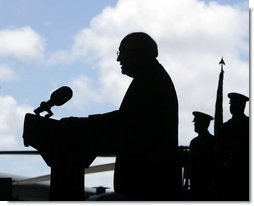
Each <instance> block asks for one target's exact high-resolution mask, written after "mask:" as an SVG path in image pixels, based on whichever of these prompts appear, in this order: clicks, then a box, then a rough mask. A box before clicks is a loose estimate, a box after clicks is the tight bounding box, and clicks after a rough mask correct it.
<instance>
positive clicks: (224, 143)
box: [215, 93, 249, 201]
mask: <svg viewBox="0 0 254 206" xmlns="http://www.w3.org/2000/svg"><path fill="white" fill-rule="evenodd" d="M228 97H229V99H230V112H231V114H232V118H231V119H229V120H228V121H227V122H225V123H224V124H223V125H222V128H221V129H220V131H219V135H218V138H217V140H216V146H215V155H216V191H217V196H218V197H217V198H218V200H225V201H233V200H239V201H248V200H249V117H247V116H246V115H245V114H244V109H245V106H246V102H247V101H249V98H248V97H246V96H244V95H242V94H239V93H229V94H228Z"/></svg>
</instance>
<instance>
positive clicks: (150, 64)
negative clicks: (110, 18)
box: [61, 32, 181, 200]
mask: <svg viewBox="0 0 254 206" xmlns="http://www.w3.org/2000/svg"><path fill="white" fill-rule="evenodd" d="M157 56H158V50H157V44H156V42H155V41H154V40H153V39H152V38H151V37H150V36H149V35H147V34H146V33H142V32H136V33H131V34H129V35H127V36H126V37H125V38H124V39H123V40H122V42H121V44H120V46H119V51H118V56H117V61H118V62H120V65H121V70H122V73H123V74H125V75H127V76H129V77H131V78H133V80H132V82H131V84H130V86H129V88H128V90H127V92H126V94H125V96H124V98H123V101H122V103H121V106H120V108H119V110H116V111H113V112H110V113H105V114H98V115H90V116H89V117H87V118H77V117H70V118H64V119H62V120H61V122H62V124H63V125H66V126H67V125H69V126H70V125H73V130H75V131H74V132H73V131H72V129H71V126H70V133H71V135H72V136H73V137H74V136H75V135H76V136H77V137H74V138H72V139H75V140H73V144H74V147H75V148H76V149H77V150H80V153H79V152H78V153H77V154H79V155H77V158H80V159H81V161H82V155H85V154H87V153H94V154H95V155H99V154H100V153H104V154H105V153H110V154H115V155H116V164H115V171H114V190H115V193H117V194H120V195H122V196H123V197H125V198H126V200H179V195H180V189H181V171H180V168H179V166H178V164H177V148H178V100H177V95H176V91H175V88H174V85H173V82H172V80H171V78H170V76H169V75H168V74H167V72H166V71H165V69H164V68H163V66H162V65H161V64H160V63H159V62H158V61H157V59H156V58H157ZM67 141H68V140H67ZM68 146H70V144H69V145H68Z"/></svg>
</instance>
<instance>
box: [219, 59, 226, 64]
mask: <svg viewBox="0 0 254 206" xmlns="http://www.w3.org/2000/svg"><path fill="white" fill-rule="evenodd" d="M219 64H224V65H225V62H224V60H223V57H222V58H221V60H220V63H219Z"/></svg>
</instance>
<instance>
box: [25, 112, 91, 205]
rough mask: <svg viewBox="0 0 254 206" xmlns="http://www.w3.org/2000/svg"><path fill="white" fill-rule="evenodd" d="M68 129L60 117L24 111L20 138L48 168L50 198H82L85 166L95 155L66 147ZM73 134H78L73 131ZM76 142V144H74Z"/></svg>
mask: <svg viewBox="0 0 254 206" xmlns="http://www.w3.org/2000/svg"><path fill="white" fill-rule="evenodd" d="M70 129H71V128H64V127H63V126H62V125H61V122H60V121H59V120H55V119H51V118H45V117H41V116H40V115H34V114H30V113H27V114H26V115H25V120H24V130H23V140H24V145H25V146H26V147H28V146H32V147H33V148H35V149H36V150H38V152H39V153H40V155H41V156H42V158H43V159H44V161H45V162H46V164H47V165H48V166H49V167H51V179H50V197H49V199H50V200H53V201H77V200H84V197H85V195H84V169H85V168H88V167H89V166H90V164H91V163H92V162H93V161H94V159H95V158H96V155H94V154H86V155H84V154H85V153H84V152H82V151H76V150H75V151H73V150H72V148H69V149H68V147H69V145H68V140H70V141H71V139H72V138H73V137H71V136H68V135H69V134H70V133H69V132H66V131H67V130H69V131H70ZM73 135H77V132H74V133H73ZM77 144H78V143H77Z"/></svg>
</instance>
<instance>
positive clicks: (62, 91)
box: [34, 86, 72, 117]
mask: <svg viewBox="0 0 254 206" xmlns="http://www.w3.org/2000/svg"><path fill="white" fill-rule="evenodd" d="M71 98H72V90H71V88H70V87H67V86H62V87H60V88H58V89H57V90H55V91H54V92H53V93H52V94H51V95H50V99H49V100H48V101H47V102H41V104H40V106H39V107H38V108H37V109H35V110H34V113H35V114H36V115H40V113H41V112H48V114H46V115H45V117H51V116H52V115H53V113H52V111H51V110H50V109H51V107H53V106H61V105H63V104H65V103H66V102H67V101H69V100H70V99H71Z"/></svg>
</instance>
